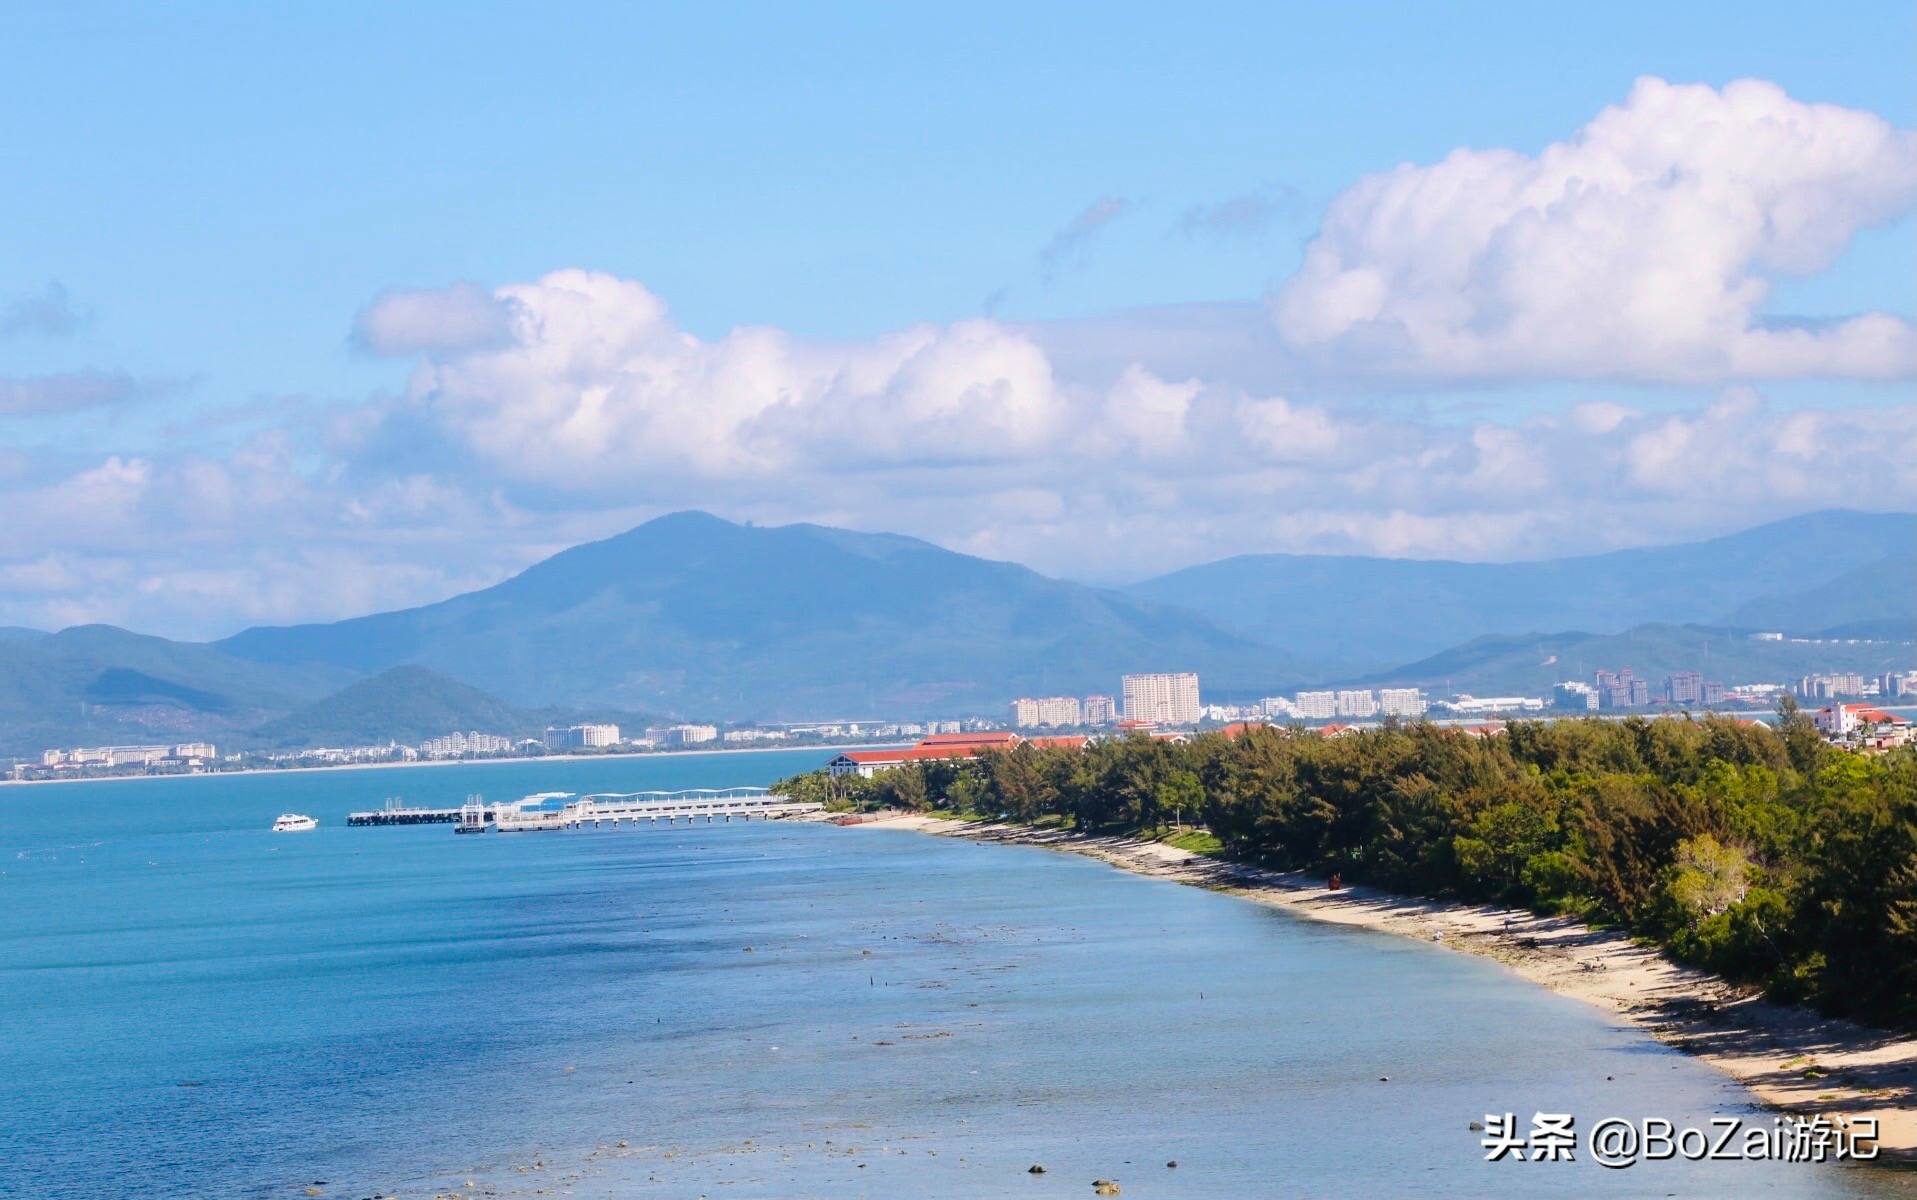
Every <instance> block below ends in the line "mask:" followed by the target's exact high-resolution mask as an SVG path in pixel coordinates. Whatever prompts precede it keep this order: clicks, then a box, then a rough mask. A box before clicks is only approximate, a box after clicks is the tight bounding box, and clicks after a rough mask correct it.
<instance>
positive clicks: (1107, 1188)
mask: <svg viewBox="0 0 1917 1200" xmlns="http://www.w3.org/2000/svg"><path fill="white" fill-rule="evenodd" d="M1092 1195H1094V1196H1116V1195H1118V1181H1117V1180H1115V1179H1094V1180H1092Z"/></svg>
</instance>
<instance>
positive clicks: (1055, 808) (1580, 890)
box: [782, 712, 1917, 1027]
mask: <svg viewBox="0 0 1917 1200" xmlns="http://www.w3.org/2000/svg"><path fill="white" fill-rule="evenodd" d="M1784 716H1785V720H1784V721H1783V723H1782V724H1781V725H1780V727H1779V728H1778V729H1777V730H1775V731H1774V730H1772V729H1768V728H1764V727H1761V726H1757V725H1750V724H1745V723H1742V722H1737V721H1731V720H1724V719H1719V718H1706V719H1703V720H1691V719H1679V718H1669V719H1662V720H1641V719H1632V720H1626V721H1599V720H1576V721H1555V722H1550V723H1543V722H1520V723H1516V724H1513V725H1511V726H1510V727H1509V728H1508V729H1507V731H1506V732H1505V733H1503V734H1501V735H1496V736H1491V737H1484V738H1480V737H1474V736H1471V735H1469V734H1466V733H1462V732H1459V731H1455V730H1447V729H1443V728H1440V727H1437V726H1434V725H1428V724H1422V723H1420V724H1414V725H1396V724H1393V725H1387V726H1385V727H1384V728H1381V729H1376V730H1369V731H1365V732H1360V733H1354V734H1349V735H1346V736H1343V737H1338V738H1325V737H1320V736H1318V735H1317V734H1315V733H1310V732H1306V731H1303V730H1283V729H1252V730H1250V731H1248V732H1246V733H1244V734H1242V735H1241V736H1239V737H1236V738H1226V737H1223V736H1220V735H1217V734H1207V735H1203V736H1200V737H1197V738H1194V739H1193V740H1191V741H1190V742H1189V743H1184V744H1178V743H1172V742H1166V741H1160V740H1155V739H1152V738H1146V737H1131V738H1125V739H1118V740H1111V741H1105V742H1100V743H1095V744H1093V745H1091V746H1089V747H1087V748H1085V749H1084V750H1082V751H1074V750H1063V749H1039V748H1036V747H1033V746H1030V745H1023V746H1019V747H1018V748H1017V749H1015V750H1012V751H1010V752H1007V753H997V754H991V755H987V756H984V757H982V758H979V759H973V760H969V761H938V762H927V763H923V764H919V765H916V766H911V767H906V768H901V769H898V770H894V771H888V772H884V773H882V774H881V775H880V776H879V777H878V778H876V779H872V780H860V779H856V778H853V779H847V780H834V781H827V780H825V778H824V776H823V775H813V776H802V777H800V778H799V779H796V780H790V781H787V783H786V784H785V785H782V786H784V787H785V788H787V790H792V791H799V792H802V793H804V794H808V795H815V796H817V797H818V798H821V799H825V800H828V801H829V802H830V803H832V804H833V806H835V807H853V808H877V807H894V806H896V807H904V808H910V809H917V810H926V809H952V810H957V811H960V812H965V813H975V814H981V815H990V816H1004V817H1006V818H1009V819H1012V820H1017V821H1034V820H1040V819H1059V820H1065V821H1068V822H1070V823H1072V824H1074V825H1075V826H1077V827H1079V828H1082V829H1088V830H1089V829H1108V830H1114V831H1134V832H1144V833H1152V832H1156V831H1159V830H1162V829H1163V828H1165V827H1166V826H1168V825H1171V824H1174V823H1179V822H1191V821H1193V820H1199V821H1202V822H1203V823H1204V824H1205V825H1206V826H1208V827H1209V829H1210V830H1211V832H1212V833H1213V834H1214V835H1215V836H1216V837H1217V838H1218V839H1219V840H1220V841H1221V842H1222V843H1223V844H1224V846H1225V848H1226V852H1227V853H1228V854H1230V855H1232V856H1233V857H1238V858H1244V859H1248V860H1256V861H1260V862H1267V863H1271V864H1273V865H1278V866H1283V867H1295V868H1304V869H1309V870H1314V871H1318V872H1325V873H1329V872H1331V871H1339V872H1342V873H1343V874H1344V876H1345V878H1347V879H1350V880H1354V881H1355V880H1364V881H1367V882H1370V883H1374V884H1376V885H1378V886H1381V887H1386V888H1391V889H1394V890H1399V891H1404V892H1415V893H1420V894H1426V895H1435V896H1455V897H1459V898H1462V899H1470V900H1491V901H1499V902H1503V903H1510V904H1520V905H1526V906H1529V907H1531V908H1534V909H1536V910H1538V911H1542V912H1561V913H1570V914H1574V915H1578V916H1581V917H1585V918H1588V919H1592V920H1599V921H1605V922H1611V923H1616V924H1620V925H1623V926H1626V927H1628V928H1630V929H1632V930H1634V931H1636V932H1638V933H1641V934H1644V935H1646V936H1650V937H1653V938H1656V939H1658V940H1659V941H1660V942H1662V943H1663V944H1665V945H1666V946H1668V947H1669V948H1670V949H1671V950H1672V951H1673V952H1674V953H1676V954H1678V955H1679V956H1681V957H1683V958H1685V959H1688V960H1690V961H1694V962H1697V963H1700V964H1702V965H1704V966H1707V967H1709V968H1711V969H1712V970H1715V971H1719V972H1722V973H1723V974H1725V975H1728V976H1731V977H1734V978H1738V979H1743V980H1749V981H1752V982H1756V983H1760V984H1762V985H1764V986H1765V987H1766V988H1768V989H1769V990H1770V991H1771V992H1772V993H1773V994H1774V995H1776V996H1778V997H1779V998H1782V999H1788V1000H1801V1001H1809V1002H1814V1003H1816V1004H1817V1005H1819V1006H1820V1007H1822V1008H1824V1009H1825V1010H1827V1011H1831V1012H1836V1013H1844V1014H1850V1015H1855V1016H1860V1017H1863V1018H1866V1019H1870V1020H1874V1021H1878V1022H1882V1023H1888V1024H1898V1025H1904V1026H1912V1027H1917V752H1913V751H1911V750H1904V751H1900V752H1898V753H1895V754H1890V755H1883V756H1877V757H1867V756H1863V755H1858V754H1852V753H1848V752H1844V751H1837V750H1832V749H1830V748H1828V747H1826V746H1825V745H1823V743H1822V742H1821V741H1819V740H1818V739H1817V737H1816V735H1815V732H1814V731H1812V730H1809V729H1808V728H1807V725H1808V723H1807V722H1805V721H1804V720H1803V718H1802V717H1801V715H1799V714H1796V713H1790V712H1787V713H1785V714H1784Z"/></svg>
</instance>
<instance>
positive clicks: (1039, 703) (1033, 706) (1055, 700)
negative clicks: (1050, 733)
mask: <svg viewBox="0 0 1917 1200" xmlns="http://www.w3.org/2000/svg"><path fill="white" fill-rule="evenodd" d="M1078 723H1079V709H1078V697H1077V696H1043V697H1040V698H1039V699H1037V700H1033V699H1031V698H1030V697H1022V698H1020V699H1017V700H1014V701H1012V724H1014V725H1016V726H1018V727H1019V728H1020V729H1036V728H1038V727H1040V726H1043V725H1076V724H1078Z"/></svg>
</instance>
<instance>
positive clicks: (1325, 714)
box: [1292, 692, 1338, 721]
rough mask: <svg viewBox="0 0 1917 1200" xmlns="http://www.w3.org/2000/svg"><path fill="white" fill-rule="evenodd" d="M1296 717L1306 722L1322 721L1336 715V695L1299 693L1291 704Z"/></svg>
mask: <svg viewBox="0 0 1917 1200" xmlns="http://www.w3.org/2000/svg"><path fill="white" fill-rule="evenodd" d="M1292 703H1293V706H1294V707H1296V708H1297V710H1298V715H1299V716H1301V717H1303V718H1305V719H1306V720H1307V721H1323V720H1327V719H1329V718H1331V717H1335V716H1337V715H1338V693H1336V692H1299V693H1298V698H1297V699H1296V700H1295V701H1293V702H1292Z"/></svg>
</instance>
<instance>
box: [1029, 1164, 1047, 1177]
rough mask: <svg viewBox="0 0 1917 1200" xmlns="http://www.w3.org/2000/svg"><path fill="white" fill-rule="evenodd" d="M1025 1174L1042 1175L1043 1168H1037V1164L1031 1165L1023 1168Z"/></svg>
mask: <svg viewBox="0 0 1917 1200" xmlns="http://www.w3.org/2000/svg"><path fill="white" fill-rule="evenodd" d="M1025 1173H1026V1174H1027V1175H1043V1174H1044V1173H1045V1168H1044V1167H1041V1166H1039V1165H1038V1164H1037V1163H1033V1164H1032V1165H1031V1166H1029V1167H1026V1168H1025Z"/></svg>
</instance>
